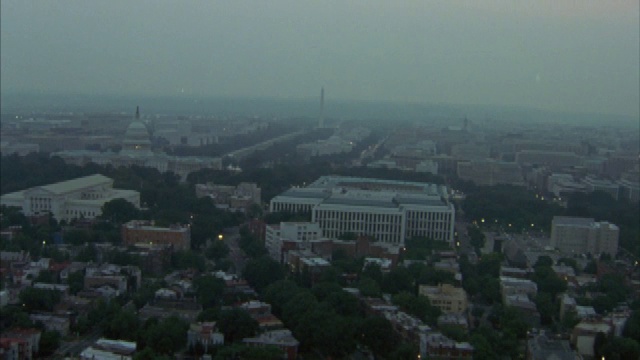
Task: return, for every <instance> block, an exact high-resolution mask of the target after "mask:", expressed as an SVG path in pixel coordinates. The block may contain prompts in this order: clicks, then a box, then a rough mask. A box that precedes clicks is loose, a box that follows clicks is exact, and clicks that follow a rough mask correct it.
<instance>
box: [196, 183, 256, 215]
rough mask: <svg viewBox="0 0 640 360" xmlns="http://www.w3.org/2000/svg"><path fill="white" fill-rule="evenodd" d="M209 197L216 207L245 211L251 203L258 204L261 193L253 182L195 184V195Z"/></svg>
mask: <svg viewBox="0 0 640 360" xmlns="http://www.w3.org/2000/svg"><path fill="white" fill-rule="evenodd" d="M205 196H206V197H209V198H211V199H212V200H213V201H214V203H215V204H216V207H219V208H222V209H229V210H232V211H233V210H240V211H247V210H249V208H250V207H251V205H254V204H255V205H260V204H261V203H262V195H261V190H260V188H259V187H258V186H257V185H256V184H255V183H240V184H238V186H231V185H216V184H213V183H206V184H196V197H199V198H200V197H205Z"/></svg>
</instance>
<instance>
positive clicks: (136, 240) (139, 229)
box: [122, 220, 191, 250]
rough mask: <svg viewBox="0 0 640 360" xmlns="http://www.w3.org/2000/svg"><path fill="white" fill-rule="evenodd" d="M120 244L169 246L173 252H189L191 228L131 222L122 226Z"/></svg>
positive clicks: (144, 221) (139, 221)
mask: <svg viewBox="0 0 640 360" xmlns="http://www.w3.org/2000/svg"><path fill="white" fill-rule="evenodd" d="M122 242H123V243H124V244H125V245H137V244H148V245H171V246H172V247H173V249H174V250H189V249H190V248H191V228H190V227H189V226H183V225H172V226H170V227H168V228H166V227H158V226H153V222H151V221H147V220H132V221H129V222H128V223H126V224H124V225H122Z"/></svg>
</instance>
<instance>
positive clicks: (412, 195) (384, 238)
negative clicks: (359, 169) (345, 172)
mask: <svg viewBox="0 0 640 360" xmlns="http://www.w3.org/2000/svg"><path fill="white" fill-rule="evenodd" d="M270 211H272V212H275V211H289V212H306V213H311V221H312V222H315V223H318V224H319V226H320V228H321V229H322V231H323V233H324V236H326V237H327V238H337V237H339V236H341V235H343V234H346V233H353V234H356V235H361V236H371V237H373V238H375V239H376V240H378V241H381V242H384V243H391V244H396V245H402V244H404V241H405V239H407V238H412V237H428V238H432V239H435V240H439V241H446V242H449V243H453V235H454V223H455V209H454V207H453V204H451V203H450V202H449V195H448V190H447V188H446V186H442V185H436V184H427V183H416V182H404V181H393V180H378V179H366V178H355V177H342V176H323V177H321V178H319V179H318V180H316V181H315V182H313V183H312V184H310V185H309V186H307V187H305V188H298V187H293V188H291V189H289V190H287V191H285V192H284V193H282V194H280V195H278V196H276V197H274V198H273V199H272V200H271V202H270Z"/></svg>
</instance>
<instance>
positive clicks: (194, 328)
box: [187, 321, 224, 353]
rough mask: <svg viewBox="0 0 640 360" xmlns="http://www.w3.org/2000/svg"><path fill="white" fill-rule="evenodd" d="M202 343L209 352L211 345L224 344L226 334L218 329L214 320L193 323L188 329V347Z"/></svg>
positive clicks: (205, 350)
mask: <svg viewBox="0 0 640 360" xmlns="http://www.w3.org/2000/svg"><path fill="white" fill-rule="evenodd" d="M196 344H200V345H202V346H203V347H204V352H205V353H206V352H208V350H209V347H213V346H219V345H224V335H223V334H222V333H221V332H220V331H218V328H217V327H216V323H215V321H214V322H197V323H192V324H191V325H190V326H189V331H187V347H188V348H191V347H194V346H196Z"/></svg>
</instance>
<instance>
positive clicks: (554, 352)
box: [527, 333, 578, 360]
mask: <svg viewBox="0 0 640 360" xmlns="http://www.w3.org/2000/svg"><path fill="white" fill-rule="evenodd" d="M549 359H554V360H575V359H578V356H577V354H576V353H575V352H574V351H573V350H572V349H571V346H570V345H569V342H568V341H567V340H557V339H551V338H549V337H547V336H546V335H545V334H544V333H543V334H540V335H535V336H534V337H532V338H530V339H529V340H527V360H549Z"/></svg>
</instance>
